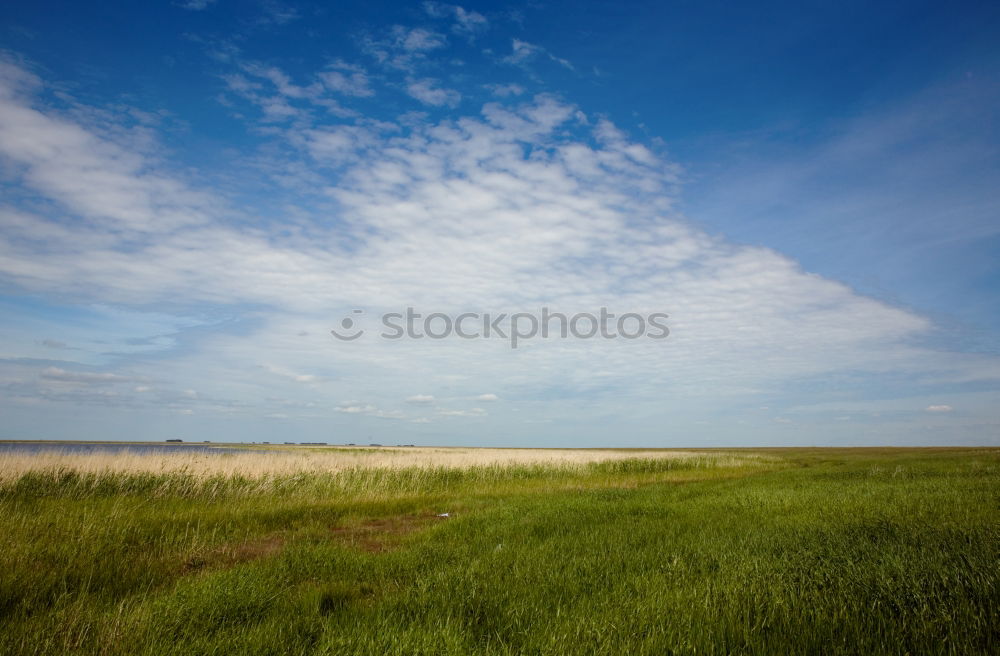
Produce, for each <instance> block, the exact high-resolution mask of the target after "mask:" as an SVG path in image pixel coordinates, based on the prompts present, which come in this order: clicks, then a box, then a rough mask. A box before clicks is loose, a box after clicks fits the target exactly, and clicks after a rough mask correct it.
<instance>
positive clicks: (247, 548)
mask: <svg viewBox="0 0 1000 656" xmlns="http://www.w3.org/2000/svg"><path fill="white" fill-rule="evenodd" d="M445 512H447V513H449V517H447V518H441V517H437V516H436V515H437V514H439V513H445ZM998 578H1000V451H998V450H986V449H978V450H973V449H968V450H961V449H954V450H927V449H923V450H916V449H915V450H771V451H759V452H749V451H747V452H729V453H725V454H722V453H719V454H714V455H713V454H708V455H703V456H699V457H691V458H683V459H649V458H640V459H625V460H616V461H608V462H588V463H582V464H535V465H531V464H520V465H510V466H507V465H502V464H494V465H484V466H475V467H468V468H413V469H408V468H395V469H390V468H355V469H350V470H345V471H339V472H335V473H329V474H322V473H315V472H310V473H308V474H299V475H296V474H285V473H283V474H281V475H275V476H270V477H268V476H264V477H259V476H258V477H242V476H237V475H226V476H222V475H219V476H198V475H194V474H191V473H184V472H180V473H156V474H154V473H143V472H117V473H103V474H102V473H94V472H83V473H80V472H73V471H71V470H68V469H63V470H61V471H55V470H51V471H48V472H27V473H22V474H19V475H18V476H17V477H15V478H9V479H7V480H3V481H2V482H0V653H4V654H29V653H45V654H67V653H68V654H73V653H80V654H150V655H152V654H157V655H158V654H184V655H190V654H209V653H213V654H254V655H257V654H470V653H471V654H616V655H618V654H837V653H843V654H862V653H863V654H877V653H889V654H937V653H949V654H952V653H957V654H961V653H1000V591H998Z"/></svg>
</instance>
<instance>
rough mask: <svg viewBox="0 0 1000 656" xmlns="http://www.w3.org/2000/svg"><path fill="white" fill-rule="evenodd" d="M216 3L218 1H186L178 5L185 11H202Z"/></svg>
mask: <svg viewBox="0 0 1000 656" xmlns="http://www.w3.org/2000/svg"><path fill="white" fill-rule="evenodd" d="M215 2H216V0H184V1H183V2H179V3H177V4H178V6H180V7H183V8H184V9H190V10H192V11H201V10H202V9H207V8H208V6H209V5H212V4H215Z"/></svg>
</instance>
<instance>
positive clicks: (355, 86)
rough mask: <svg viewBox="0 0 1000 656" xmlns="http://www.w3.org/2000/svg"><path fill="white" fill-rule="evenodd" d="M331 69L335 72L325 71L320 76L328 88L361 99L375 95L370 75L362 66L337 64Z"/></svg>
mask: <svg viewBox="0 0 1000 656" xmlns="http://www.w3.org/2000/svg"><path fill="white" fill-rule="evenodd" d="M331 68H333V69H334V70H330V71H324V72H322V73H320V74H319V78H320V79H321V80H322V81H323V84H324V85H325V86H326V88H328V89H330V90H331V91H336V92H337V93H342V94H344V95H348V96H355V97H359V98H367V97H370V96H373V95H375V92H374V91H373V90H372V88H371V83H370V80H369V78H368V74H367V73H366V72H365V70H364V69H363V68H361V67H360V66H354V65H351V64H346V63H344V62H340V61H338V62H336V63H334V64H333V65H332V66H331Z"/></svg>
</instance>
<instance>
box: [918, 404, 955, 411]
mask: <svg viewBox="0 0 1000 656" xmlns="http://www.w3.org/2000/svg"><path fill="white" fill-rule="evenodd" d="M924 409H925V410H926V411H927V412H951V411H952V410H954V408H953V407H951V406H950V405H929V406H927V407H926V408H924Z"/></svg>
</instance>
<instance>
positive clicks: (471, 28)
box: [424, 2, 489, 36]
mask: <svg viewBox="0 0 1000 656" xmlns="http://www.w3.org/2000/svg"><path fill="white" fill-rule="evenodd" d="M424 10H425V11H426V12H427V14H428V15H429V16H432V17H434V18H451V19H453V20H454V21H455V22H454V24H453V25H452V28H451V29H452V31H453V32H455V33H456V34H463V35H466V36H475V35H477V34H480V33H482V32H484V31H485V30H486V29H487V28H488V27H489V21H488V20H487V19H486V17H485V16H483V15H482V14H480V13H479V12H476V11H469V10H467V9H464V8H463V7H460V6H458V5H449V4H445V3H442V2H425V3H424Z"/></svg>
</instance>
